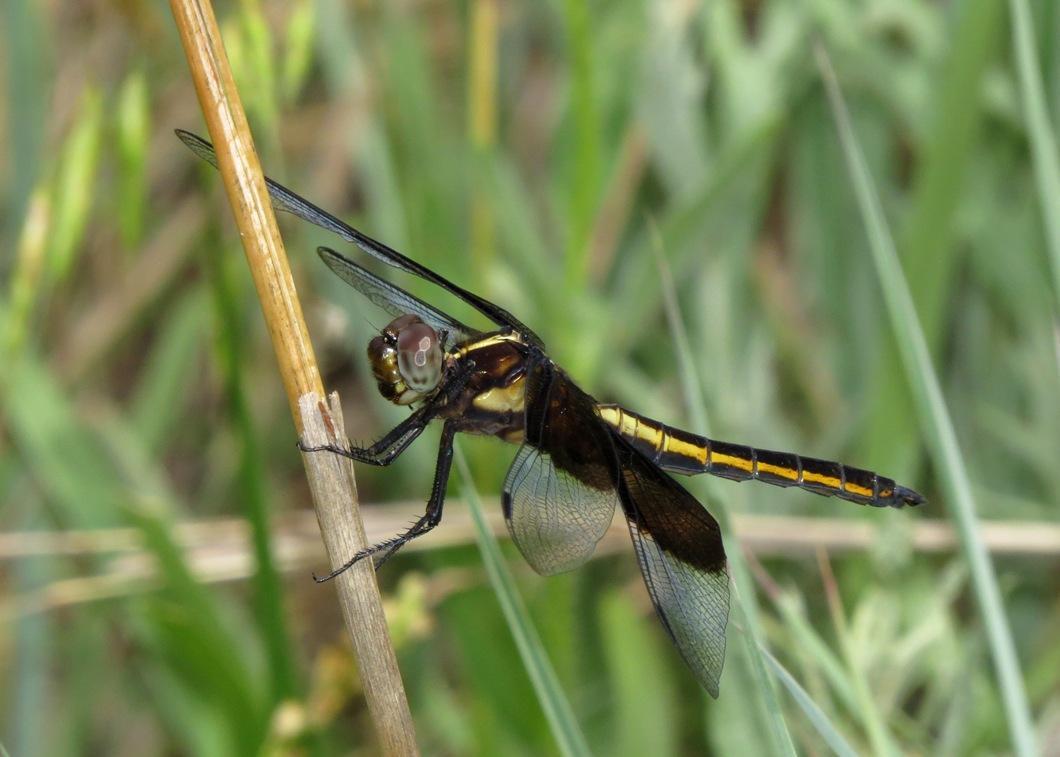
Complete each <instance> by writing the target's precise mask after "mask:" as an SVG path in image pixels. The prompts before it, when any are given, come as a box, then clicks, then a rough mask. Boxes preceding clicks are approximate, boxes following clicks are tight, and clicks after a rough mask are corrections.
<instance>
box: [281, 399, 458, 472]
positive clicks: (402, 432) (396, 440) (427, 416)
mask: <svg viewBox="0 0 1060 757" xmlns="http://www.w3.org/2000/svg"><path fill="white" fill-rule="evenodd" d="M437 412H438V407H437V403H434V402H432V403H430V404H427V405H424V406H423V407H421V408H420V409H419V410H417V411H416V412H414V413H413V414H412V415H410V416H409V417H408V418H406V419H405V420H403V421H402V422H401V423H399V424H398V425H397V426H395V427H394V428H392V429H391V430H390V431H389V432H388V433H387V434H386V435H385V436H384V437H383V438H382V439H380V440H379V441H377V442H375V443H374V444H372V445H370V446H368V447H354V446H352V445H351V446H350V448H349V449H347V448H345V447H340V446H338V445H337V444H323V445H321V446H319V447H306V446H305V445H304V444H302V442H301V441H299V442H298V449H300V450H302V452H334V453H335V454H336V455H342V456H343V457H348V458H350V459H351V460H356V461H357V462H359V463H368V464H369V465H390V463H392V462H394V461H395V460H396V459H397V458H398V456H400V455H401V453H402V452H404V451H405V450H406V449H407V448H408V446H409V445H410V444H412V443H413V442H414V441H416V438H417V437H418V436H419V435H420V434H422V433H423V430H424V429H425V428H427V424H428V423H430V421H431V419H432V418H434V416H435V415H436V414H437Z"/></svg>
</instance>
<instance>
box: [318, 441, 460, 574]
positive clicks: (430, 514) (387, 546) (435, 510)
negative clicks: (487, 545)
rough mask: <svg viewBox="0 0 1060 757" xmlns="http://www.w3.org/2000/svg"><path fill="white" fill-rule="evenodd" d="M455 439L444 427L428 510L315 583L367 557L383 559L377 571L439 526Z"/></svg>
mask: <svg viewBox="0 0 1060 757" xmlns="http://www.w3.org/2000/svg"><path fill="white" fill-rule="evenodd" d="M455 435H456V427H455V425H454V424H453V423H451V422H449V423H446V424H445V426H443V427H442V439H441V443H440V445H439V447H438V464H437V466H436V467H435V469H434V483H433V484H432V485H431V497H430V499H429V500H427V509H426V511H425V512H424V514H423V515H422V516H421V517H420V519H419V520H417V521H416V522H415V523H413V524H412V525H411V526H410V527H409V528H408V530H406V531H404V532H403V533H400V534H398V535H397V536H394V537H392V538H390V539H386V540H385V541H381V542H379V543H378V544H373V545H372V546H370V547H368V548H366V549H362V550H361V551H360V552H358V553H357V554H355V555H354V556H353V557H351V558H350V559H349V560H347V561H346V562H345V563H344V564H343V565H340V566H339V567H338V568H336V569H335V570H333V571H331V572H330V573H328V574H327V575H324V576H316V575H314V576H313V580H314V581H316V582H317V583H324V582H325V581H330V580H331V579H332V578H334V577H335V576H337V575H339V574H340V573H344V572H345V571H347V570H349V569H350V568H352V567H353V566H354V565H356V564H357V563H358V562H360V561H361V560H363V559H365V558H366V557H372V556H374V555H377V554H379V553H382V556H381V557H379V559H378V560H377V561H376V564H375V567H376V570H378V569H379V568H380V566H382V564H383V563H385V562H386V561H387V560H389V559H390V558H391V557H392V556H393V555H394V553H395V552H397V551H398V550H399V549H401V548H402V547H403V546H405V545H406V544H408V543H409V542H410V541H412V540H413V539H415V538H417V537H419V536H423V535H424V534H425V533H427V532H428V531H430V530H431V529H433V528H434V527H435V526H437V525H438V524H439V523H441V522H442V507H443V506H444V504H445V488H446V485H447V484H448V483H449V470H450V468H451V467H452V463H453V437H454V436H455Z"/></svg>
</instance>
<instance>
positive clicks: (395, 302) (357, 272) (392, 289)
mask: <svg viewBox="0 0 1060 757" xmlns="http://www.w3.org/2000/svg"><path fill="white" fill-rule="evenodd" d="M317 254H318V255H320V258H321V260H323V261H324V262H325V263H326V264H327V266H328V268H330V269H331V270H332V272H333V273H334V274H335V275H336V276H338V277H339V278H340V279H342V280H343V281H345V282H346V283H347V284H349V285H350V286H351V287H353V288H354V289H356V290H357V291H358V292H360V293H361V294H363V295H364V296H365V297H367V298H368V299H369V300H371V301H372V303H374V304H375V305H378V306H379V307H381V308H382V309H383V310H385V311H386V312H388V313H390V314H391V315H392V316H394V317H397V316H400V315H405V314H407V313H412V314H414V315H418V316H419V317H420V318H422V319H423V322H424V323H426V324H428V325H429V326H431V327H432V328H434V329H435V330H436V331H445V332H446V333H447V337H446V344H445V347H446V348H447V349H448V348H449V347H451V346H452V345H453V344H455V343H457V342H463V341H465V340H467V339H470V338H471V337H473V336H475V335H477V334H478V333H479V332H478V331H476V330H475V329H473V328H471V327H470V326H465V325H464V324H463V323H461V322H460V321H458V320H456V319H455V318H453V317H452V316H449V315H446V314H445V313H443V312H442V311H441V310H438V309H437V308H435V307H434V306H432V305H429V304H427V303H426V302H424V301H423V300H421V299H420V298H419V297H417V296H415V295H414V294H410V293H409V292H406V291H405V290H404V289H402V288H401V287H399V286H397V285H395V284H391V283H390V282H388V281H384V280H383V279H381V278H379V277H378V276H376V275H375V274H374V273H372V272H371V271H369V270H368V269H367V268H364V267H362V266H360V265H358V264H357V263H354V262H353V261H352V260H350V259H349V258H347V257H346V256H344V255H342V254H341V253H338V252H335V250H332V249H331V248H330V247H318V248H317Z"/></svg>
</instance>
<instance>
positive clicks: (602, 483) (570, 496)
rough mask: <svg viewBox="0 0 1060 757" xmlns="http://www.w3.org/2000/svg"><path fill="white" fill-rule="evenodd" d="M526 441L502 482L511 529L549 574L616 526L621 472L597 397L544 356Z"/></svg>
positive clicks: (529, 398)
mask: <svg viewBox="0 0 1060 757" xmlns="http://www.w3.org/2000/svg"><path fill="white" fill-rule="evenodd" d="M524 392H525V397H526V418H525V422H526V442H525V444H523V446H522V447H521V448H520V449H519V453H518V454H517V455H516V456H515V460H514V462H512V466H511V468H509V469H508V477H507V478H506V479H505V482H504V492H503V495H502V503H503V505H504V517H505V520H506V521H507V523H508V530H509V531H510V532H511V535H512V539H513V540H514V541H515V543H516V545H517V546H518V547H519V550H520V551H521V552H522V553H523V557H525V558H526V561H527V562H528V563H530V565H531V567H533V569H534V570H536V571H537V572H538V573H541V574H544V575H549V574H552V573H560V572H562V571H565V570H570V569H571V568H575V567H577V566H578V565H581V564H582V563H583V562H585V561H586V560H587V559H589V556H590V555H592V553H593V549H594V548H595V547H596V543H597V542H598V541H600V537H601V536H603V535H604V532H605V531H607V528H608V526H610V525H611V519H612V518H613V517H614V512H615V503H616V502H617V501H618V491H617V489H616V486H617V484H618V468H617V465H616V459H615V450H614V445H613V443H612V441H611V432H610V431H609V430H608V429H607V427H606V426H604V424H603V423H602V422H601V421H600V419H599V418H598V417H597V415H596V409H595V403H594V401H593V399H592V398H591V397H590V396H589V395H587V394H586V393H585V392H583V391H582V390H581V389H579V388H578V387H577V386H575V384H574V383H573V382H572V381H571V380H570V379H569V378H567V376H566V374H564V373H563V372H562V371H560V370H559V369H558V368H557V367H556V366H555V365H553V364H552V362H551V361H549V360H548V359H547V358H546V357H544V356H543V355H538V357H537V359H536V360H531V361H530V365H529V366H528V368H527V374H526V386H525V389H524Z"/></svg>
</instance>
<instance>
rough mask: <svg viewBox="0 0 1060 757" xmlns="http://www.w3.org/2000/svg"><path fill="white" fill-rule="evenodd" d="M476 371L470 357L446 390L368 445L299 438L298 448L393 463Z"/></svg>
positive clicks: (355, 458) (372, 463) (367, 461)
mask: <svg viewBox="0 0 1060 757" xmlns="http://www.w3.org/2000/svg"><path fill="white" fill-rule="evenodd" d="M474 371H475V363H474V361H470V360H469V361H467V363H466V364H465V365H464V367H463V369H462V370H461V371H460V372H459V373H458V374H456V375H455V376H453V378H452V379H451V380H450V381H449V382H448V384H447V385H446V386H445V387H444V389H443V391H441V392H439V393H438V394H437V395H435V396H434V397H433V398H432V399H431V400H429V401H428V402H427V404H425V405H423V406H422V407H421V408H420V409H419V410H416V411H415V412H414V413H413V414H412V415H410V416H409V417H408V418H406V419H405V420H403V421H402V422H401V423H399V424H398V425H397V426H395V427H394V428H392V429H391V430H390V431H389V432H388V433H387V434H386V436H384V437H383V438H382V439H380V440H379V441H377V442H375V443H374V444H372V445H370V446H368V447H355V446H353V445H352V444H351V445H350V447H349V448H346V447H340V446H339V445H337V444H323V445H320V446H319V447H307V446H305V445H304V444H303V443H302V441H301V440H299V441H298V449H300V450H302V452H333V453H335V454H336V455H341V456H342V457H348V458H350V459H351V460H356V461H357V462H359V463H367V464H369V465H379V466H385V465H390V463H392V462H394V461H395V460H396V459H397V458H398V457H399V456H400V455H401V453H402V452H404V451H405V450H406V449H407V448H408V446H409V445H410V444H412V443H413V442H414V441H416V438H417V437H419V435H420V434H421V433H423V430H424V429H425V428H427V424H428V423H430V422H431V420H432V419H433V418H434V417H435V416H436V415H437V414H438V410H439V409H440V408H441V407H443V406H444V405H445V404H446V403H447V402H448V401H450V400H451V399H453V398H454V397H456V396H457V395H458V394H460V392H462V391H463V390H464V387H465V386H467V382H468V381H469V380H470V378H471V375H472V374H473V373H474Z"/></svg>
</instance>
